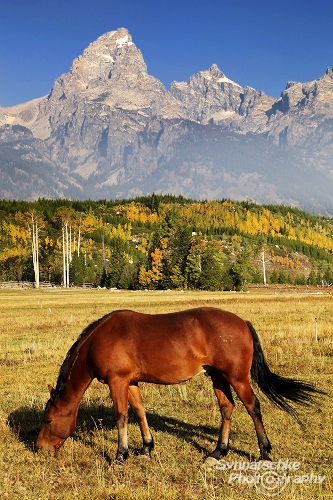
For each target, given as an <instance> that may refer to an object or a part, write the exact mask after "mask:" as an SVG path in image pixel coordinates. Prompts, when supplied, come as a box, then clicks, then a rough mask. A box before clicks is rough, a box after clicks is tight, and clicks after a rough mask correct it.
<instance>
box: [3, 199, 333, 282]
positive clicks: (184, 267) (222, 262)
mask: <svg viewBox="0 0 333 500" xmlns="http://www.w3.org/2000/svg"><path fill="white" fill-rule="evenodd" d="M0 224H1V225H0V281H20V280H28V281H35V275H34V268H33V259H32V251H31V248H32V239H33V238H35V237H36V234H37V237H38V257H39V273H40V279H41V281H49V282H52V283H54V284H57V285H60V284H64V279H66V277H65V278H64V272H65V271H64V262H65V261H66V259H67V261H68V263H69V268H68V271H67V272H68V276H69V283H74V284H78V285H82V284H83V283H91V284H93V285H95V286H107V287H118V288H130V289H142V288H147V289H167V288H170V289H172V288H175V289H202V290H242V289H243V290H244V289H246V288H247V287H248V286H249V285H250V284H251V283H252V284H257V283H261V284H263V283H264V281H265V278H266V282H267V283H272V284H278V283H279V284H293V285H312V286H317V285H318V286H323V285H324V286H332V285H333V254H332V250H333V223H332V220H331V219H330V218H323V217H317V216H311V215H309V214H307V213H306V212H303V211H301V210H299V209H295V208H290V207H286V206H276V205H265V206H261V205H257V204H254V203H253V202H251V201H247V202H234V201H231V200H222V201H195V200H191V199H185V198H183V197H182V196H180V197H175V196H172V195H167V196H160V195H155V194H153V195H151V196H148V197H139V198H135V199H133V200H114V201H106V200H100V201H92V200H86V201H69V200H65V199H57V200H54V201H51V200H46V199H41V200H38V201H36V202H23V201H12V202H10V201H0ZM34 242H35V246H36V240H35V239H34ZM64 259H65V261H64ZM65 274H66V272H65Z"/></svg>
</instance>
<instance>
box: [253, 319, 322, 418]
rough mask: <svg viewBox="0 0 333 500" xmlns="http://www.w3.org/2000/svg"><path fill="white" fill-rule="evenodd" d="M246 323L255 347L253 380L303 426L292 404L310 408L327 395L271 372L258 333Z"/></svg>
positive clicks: (271, 399) (308, 385)
mask: <svg viewBox="0 0 333 500" xmlns="http://www.w3.org/2000/svg"><path fill="white" fill-rule="evenodd" d="M246 323H247V325H248V327H249V330H250V332H251V335H252V339H253V347H254V353H253V359H252V366H251V372H250V373H251V377H252V380H253V381H254V382H255V383H256V384H257V386H258V387H259V389H261V390H262V392H263V393H264V394H265V395H266V396H267V397H268V399H269V400H270V401H272V402H273V403H274V404H275V405H277V406H278V407H279V408H281V409H282V410H285V411H286V412H288V413H290V414H291V415H292V416H293V417H294V418H295V419H296V420H297V422H298V423H300V424H301V421H300V419H299V417H298V415H297V412H296V410H295V408H294V406H293V405H292V404H290V403H297V404H301V405H306V406H308V405H310V404H313V403H314V402H315V396H316V395H318V394H325V393H324V392H323V391H320V390H318V389H315V388H314V387H313V386H312V385H311V384H307V383H306V382H302V381H301V380H296V379H292V378H285V377H280V376H279V375H276V374H275V373H273V372H271V370H270V369H269V367H268V365H267V362H266V359H265V356H264V353H263V350H262V348H261V345H260V341H259V337H258V334H257V332H256V331H255V329H254V327H253V326H252V324H251V323H250V322H249V321H247V322H246Z"/></svg>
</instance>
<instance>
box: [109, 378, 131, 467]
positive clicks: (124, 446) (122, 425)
mask: <svg viewBox="0 0 333 500" xmlns="http://www.w3.org/2000/svg"><path fill="white" fill-rule="evenodd" d="M108 385H109V388H110V393H111V398H112V401H113V406H114V413H115V418H116V425H117V429H118V449H117V455H116V461H117V462H118V463H121V464H123V463H124V462H125V460H126V459H127V457H128V443H127V422H128V387H129V381H128V380H127V379H124V378H122V377H112V378H111V379H110V380H108Z"/></svg>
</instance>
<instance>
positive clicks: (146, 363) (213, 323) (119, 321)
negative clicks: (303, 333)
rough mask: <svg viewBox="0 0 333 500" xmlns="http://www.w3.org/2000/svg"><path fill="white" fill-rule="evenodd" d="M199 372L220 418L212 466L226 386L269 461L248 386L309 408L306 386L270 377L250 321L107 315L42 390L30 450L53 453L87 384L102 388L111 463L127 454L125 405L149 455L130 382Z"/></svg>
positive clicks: (216, 312)
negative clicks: (113, 439) (109, 412)
mask: <svg viewBox="0 0 333 500" xmlns="http://www.w3.org/2000/svg"><path fill="white" fill-rule="evenodd" d="M202 371H205V372H206V374H207V375H209V376H210V377H211V379H212V383H213V388H214V391H215V394H216V397H217V400H218V404H219V407H220V411H221V416H222V425H221V429H220V435H219V439H218V442H217V446H216V448H215V450H214V451H213V453H211V454H210V455H209V456H208V459H207V460H208V461H209V462H210V463H214V461H217V460H218V459H219V458H220V457H221V456H224V455H226V453H227V451H228V444H229V432H230V418H231V414H232V410H233V407H234V401H233V398H232V394H231V388H230V386H232V387H233V388H234V390H235V392H236V394H237V395H238V397H239V398H240V400H241V401H242V402H243V404H244V405H245V407H246V409H247V411H248V413H249V414H250V416H251V418H252V420H253V423H254V426H255V430H256V433H257V438H258V443H259V449H260V458H261V459H269V452H270V450H271V445H270V443H269V441H268V438H267V435H266V432H265V429H264V426H263V423H262V418H261V413H260V404H259V401H258V399H257V398H256V396H255V395H254V393H253V390H252V388H251V386H250V383H249V374H250V373H251V376H252V379H253V380H254V382H255V383H256V384H257V386H258V387H259V388H260V389H261V390H262V391H263V392H264V394H266V396H267V397H268V398H269V399H270V400H271V401H273V403H275V404H276V405H278V406H279V407H280V408H282V409H284V410H286V411H287V412H289V413H291V414H292V415H293V416H294V417H296V419H298V417H297V414H296V412H295V410H294V407H293V406H292V404H290V403H288V401H289V402H291V403H301V404H308V403H311V402H313V397H314V395H315V393H320V392H321V391H318V390H316V389H315V388H314V387H312V386H311V385H309V384H307V383H304V382H301V381H298V380H293V379H289V378H283V377H280V376H278V375H276V374H274V373H272V372H271V371H270V369H269V368H268V366H267V363H266V361H265V357H264V354H263V351H262V349H261V346H260V342H259V339H258V336H257V334H256V332H255V330H254V328H253V326H252V325H251V323H249V322H246V321H243V320H242V319H241V318H239V317H238V316H236V315H234V314H232V313H230V312H227V311H222V310H220V309H215V308H210V307H202V308H197V309H191V310H187V311H182V312H175V313H169V314H153V315H150V314H141V313H138V312H133V311H127V310H126V311H114V312H111V313H110V314H107V315H106V316H104V317H103V318H101V319H99V320H98V321H96V322H94V323H92V324H91V325H89V326H88V327H87V328H86V329H85V330H84V331H83V332H82V334H81V335H80V337H79V338H78V340H77V341H76V342H75V343H74V344H73V346H72V347H71V348H70V350H69V352H68V354H67V356H66V358H65V360H64V362H63V364H62V366H61V369H60V373H59V377H58V381H57V385H56V388H55V389H53V388H52V387H51V386H49V389H50V399H49V401H48V402H47V404H46V408H45V413H44V420H43V423H42V426H41V430H40V432H39V435H38V438H37V443H36V445H37V449H43V450H45V451H47V452H49V453H54V452H56V451H57V450H58V449H59V448H60V446H61V445H62V444H63V443H64V441H65V440H66V439H67V438H68V437H69V436H70V434H71V433H72V432H73V430H74V428H75V425H76V417H77V412H78V407H79V403H80V401H81V398H82V396H83V394H84V392H85V391H86V389H87V388H88V386H89V385H90V383H91V382H92V380H93V379H94V378H97V379H98V380H99V381H100V382H102V383H104V384H108V386H109V388H110V393H111V397H112V400H113V404H114V411H115V418H116V424H117V428H118V450H117V455H116V460H117V461H118V462H123V461H124V460H125V459H126V458H127V456H128V445H127V420H128V402H129V403H130V405H131V407H132V409H133V411H134V414H135V417H136V419H137V421H138V423H139V426H140V430H141V434H142V440H143V448H142V450H141V454H142V455H143V456H147V457H149V456H150V452H151V450H152V449H153V446H154V442H153V438H152V435H151V433H150V430H149V427H148V423H147V420H146V413H145V410H144V407H143V402H142V397H141V393H140V389H139V387H138V382H152V383H154V384H178V383H180V382H184V381H185V380H188V379H190V378H192V377H193V376H194V375H197V374H198V373H200V372H202Z"/></svg>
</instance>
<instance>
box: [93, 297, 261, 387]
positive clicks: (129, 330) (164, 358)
mask: <svg viewBox="0 0 333 500" xmlns="http://www.w3.org/2000/svg"><path fill="white" fill-rule="evenodd" d="M251 349H252V340H251V335H250V333H249V330H248V327H247V325H246V323H245V322H244V321H243V320H242V319H241V318H239V317H238V316H236V315H234V314H233V313H230V312H228V311H223V310H221V309H217V308H211V307H203V308H195V309H188V310H185V311H179V312H173V313H164V314H144V313H139V312H135V311H129V310H120V311H114V312H113V313H111V314H110V315H109V316H108V317H107V318H106V320H105V321H103V322H102V323H101V324H99V325H98V327H97V329H96V333H95V336H94V338H93V340H92V342H91V346H90V352H89V356H88V357H89V359H90V361H91V363H92V366H93V371H94V373H95V376H97V378H100V379H103V380H104V379H106V378H107V376H108V374H109V375H110V374H111V375H113V376H115V374H124V376H125V375H126V374H127V375H126V376H128V377H129V378H130V379H131V381H140V380H141V381H144V380H146V381H151V382H157V383H167V384H168V383H178V382H180V381H183V380H187V379H189V378H191V377H193V376H194V375H196V374H197V373H199V372H200V371H202V368H203V366H211V367H215V368H217V369H219V370H223V369H224V367H230V366H231V364H233V363H234V362H236V363H238V362H239V359H240V356H241V357H242V358H244V355H245V354H246V353H247V356H252V351H251ZM237 353H240V354H239V355H237Z"/></svg>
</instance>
